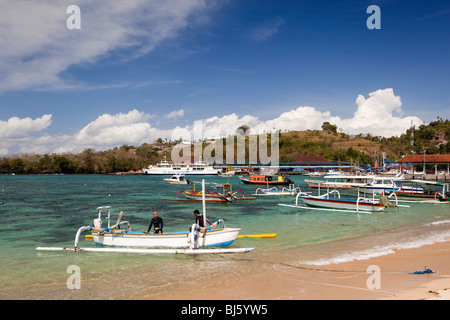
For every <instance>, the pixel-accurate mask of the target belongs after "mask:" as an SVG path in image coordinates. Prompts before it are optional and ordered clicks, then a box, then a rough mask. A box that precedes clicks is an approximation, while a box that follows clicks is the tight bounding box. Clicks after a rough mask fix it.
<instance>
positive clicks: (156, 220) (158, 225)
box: [144, 211, 163, 233]
mask: <svg viewBox="0 0 450 320" xmlns="http://www.w3.org/2000/svg"><path fill="white" fill-rule="evenodd" d="M152 226H155V230H154V232H153V233H162V232H163V231H162V230H163V219H162V218H161V217H158V211H153V219H152V221H151V222H150V225H149V226H148V230H147V232H144V233H149V232H150V230H151V229H152Z"/></svg>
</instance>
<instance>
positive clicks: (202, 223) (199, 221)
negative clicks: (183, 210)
mask: <svg viewBox="0 0 450 320" xmlns="http://www.w3.org/2000/svg"><path fill="white" fill-rule="evenodd" d="M194 215H195V223H196V224H198V225H199V226H200V227H202V228H204V227H206V226H205V221H203V220H205V219H203V215H202V214H200V211H198V210H197V209H196V210H194ZM206 222H207V223H209V224H211V221H209V220H208V218H206Z"/></svg>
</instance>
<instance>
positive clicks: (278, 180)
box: [239, 174, 293, 186]
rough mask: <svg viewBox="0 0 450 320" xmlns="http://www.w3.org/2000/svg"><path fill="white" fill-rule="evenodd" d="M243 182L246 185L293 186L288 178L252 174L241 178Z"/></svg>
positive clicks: (278, 175) (279, 175)
mask: <svg viewBox="0 0 450 320" xmlns="http://www.w3.org/2000/svg"><path fill="white" fill-rule="evenodd" d="M239 179H241V181H242V182H244V183H246V184H265V185H270V186H280V185H290V184H293V182H292V180H290V179H289V178H288V177H287V176H285V175H281V174H277V175H263V174H251V175H249V176H245V177H239Z"/></svg>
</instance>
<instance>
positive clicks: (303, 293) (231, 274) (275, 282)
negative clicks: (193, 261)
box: [129, 242, 450, 300]
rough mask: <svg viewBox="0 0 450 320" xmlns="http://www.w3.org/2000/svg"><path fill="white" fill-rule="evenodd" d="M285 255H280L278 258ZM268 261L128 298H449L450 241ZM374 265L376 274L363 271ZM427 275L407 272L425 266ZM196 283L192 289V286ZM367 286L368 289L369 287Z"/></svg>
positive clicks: (243, 262)
mask: <svg viewBox="0 0 450 320" xmlns="http://www.w3.org/2000/svg"><path fill="white" fill-rule="evenodd" d="M283 256H284V259H283ZM277 258H278V259H280V258H281V259H283V260H284V262H279V261H282V260H279V261H271V257H270V255H267V254H265V253H257V252H254V253H250V254H249V255H248V256H246V255H242V256H238V257H236V256H235V257H233V259H232V260H233V261H234V262H233V263H231V264H230V265H228V266H224V268H220V269H217V270H203V271H202V277H200V278H196V279H195V281H194V282H188V283H185V284H183V283H177V284H174V285H173V286H171V285H169V286H167V287H166V288H165V289H163V288H160V289H162V290H158V291H157V292H156V291H152V292H140V294H139V296H133V297H129V298H131V299H171V300H297V299H298V300H335V299H339V300H380V299H381V300H423V299H430V300H431V299H449V298H450V242H441V243H435V244H433V245H425V246H422V247H420V248H413V249H402V250H397V251H396V252H395V253H394V254H389V255H385V256H381V257H376V258H371V259H368V260H359V261H352V262H346V263H339V264H332V265H331V264H330V265H326V266H318V267H316V266H310V265H308V266H306V265H301V264H298V262H297V261H299V259H297V258H296V257H295V255H293V253H292V252H289V251H286V252H284V253H283V254H282V256H281V257H277ZM369 266H378V267H379V271H380V272H379V277H378V278H376V276H377V274H376V273H373V272H369V273H368V267H369ZM425 266H426V267H427V268H429V269H432V270H434V271H435V273H431V274H409V273H410V272H414V271H419V270H424V269H425ZM193 283H195V288H196V290H195V294H193V291H192V290H191V289H192V286H193ZM368 283H369V286H371V287H372V289H370V288H369V287H368Z"/></svg>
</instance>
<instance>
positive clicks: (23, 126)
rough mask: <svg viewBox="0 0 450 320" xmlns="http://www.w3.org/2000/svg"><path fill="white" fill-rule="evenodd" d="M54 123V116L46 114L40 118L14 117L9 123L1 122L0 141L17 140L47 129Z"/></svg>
mask: <svg viewBox="0 0 450 320" xmlns="http://www.w3.org/2000/svg"><path fill="white" fill-rule="evenodd" d="M51 123H52V115H51V114H45V115H43V116H42V117H40V118H36V119H34V120H33V119H31V118H29V117H27V118H24V119H20V118H18V117H12V118H10V119H8V121H2V120H0V139H15V138H22V137H26V136H28V135H30V134H31V133H33V132H38V131H42V130H44V129H46V128H47V127H48V126H50V124H51Z"/></svg>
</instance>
